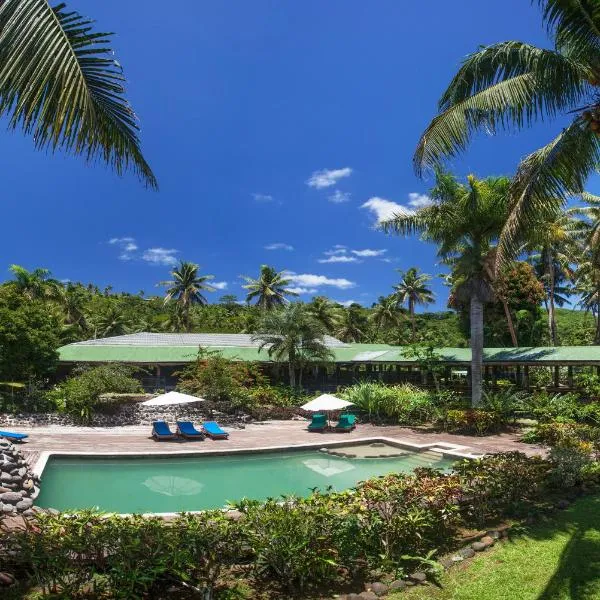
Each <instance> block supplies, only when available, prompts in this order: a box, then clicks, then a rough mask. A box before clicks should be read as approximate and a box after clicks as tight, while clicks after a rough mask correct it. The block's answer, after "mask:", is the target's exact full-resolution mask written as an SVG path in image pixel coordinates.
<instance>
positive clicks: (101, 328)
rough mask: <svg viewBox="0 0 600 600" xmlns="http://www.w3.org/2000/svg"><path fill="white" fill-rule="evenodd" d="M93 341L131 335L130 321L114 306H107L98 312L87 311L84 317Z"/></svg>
mask: <svg viewBox="0 0 600 600" xmlns="http://www.w3.org/2000/svg"><path fill="white" fill-rule="evenodd" d="M86 319H87V322H88V323H89V327H90V329H91V331H92V333H93V337H94V339H96V338H105V337H110V336H113V335H124V334H126V333H131V329H130V325H131V323H130V321H129V319H128V318H127V316H126V315H125V313H124V312H123V311H122V310H121V308H120V307H119V306H118V305H116V304H113V303H111V304H109V305H108V306H106V307H104V308H103V309H101V310H99V311H94V312H92V311H88V313H87V316H86Z"/></svg>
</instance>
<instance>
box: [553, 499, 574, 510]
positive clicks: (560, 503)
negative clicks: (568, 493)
mask: <svg viewBox="0 0 600 600" xmlns="http://www.w3.org/2000/svg"><path fill="white" fill-rule="evenodd" d="M570 505H571V503H570V502H569V501H568V500H565V499H562V500H559V501H558V502H557V503H556V508H558V509H559V510H565V508H569V506H570Z"/></svg>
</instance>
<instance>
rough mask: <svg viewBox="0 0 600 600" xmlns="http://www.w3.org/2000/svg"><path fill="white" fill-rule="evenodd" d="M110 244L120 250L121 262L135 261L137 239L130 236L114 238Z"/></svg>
mask: <svg viewBox="0 0 600 600" xmlns="http://www.w3.org/2000/svg"><path fill="white" fill-rule="evenodd" d="M108 243H109V244H111V245H112V246H118V247H119V248H120V250H121V254H119V260H133V259H134V258H135V255H134V252H135V251H136V250H137V249H138V245H137V244H136V243H135V238H132V237H130V236H126V237H120V238H119V237H114V238H111V239H110V240H108Z"/></svg>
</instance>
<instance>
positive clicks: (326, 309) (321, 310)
mask: <svg viewBox="0 0 600 600" xmlns="http://www.w3.org/2000/svg"><path fill="white" fill-rule="evenodd" d="M308 310H309V312H310V314H311V315H312V316H313V317H314V318H315V319H316V320H317V321H319V322H321V323H322V324H323V327H325V330H326V331H327V332H328V333H329V332H331V331H333V329H334V327H335V322H336V310H335V306H334V305H333V303H332V302H330V300H329V298H325V296H315V297H314V298H313V299H312V301H311V302H310V303H309V304H308Z"/></svg>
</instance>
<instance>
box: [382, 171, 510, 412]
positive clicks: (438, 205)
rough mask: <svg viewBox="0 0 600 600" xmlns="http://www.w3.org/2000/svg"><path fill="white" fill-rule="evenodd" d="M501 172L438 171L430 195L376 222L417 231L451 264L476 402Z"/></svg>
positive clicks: (501, 218) (503, 193) (503, 199)
mask: <svg viewBox="0 0 600 600" xmlns="http://www.w3.org/2000/svg"><path fill="white" fill-rule="evenodd" d="M508 186H509V180H508V179H507V178H506V177H488V178H486V179H476V178H475V177H474V176H473V175H469V177H468V178H467V183H466V184H462V183H459V182H458V180H457V179H456V178H455V177H454V176H452V175H450V174H448V173H444V172H441V171H438V172H437V173H436V184H435V187H434V188H433V190H432V191H431V197H432V199H433V200H434V202H433V204H431V205H430V206H425V207H423V208H421V209H419V210H417V211H416V212H414V213H408V212H407V213H403V214H397V215H395V216H394V217H393V218H392V219H390V220H389V221H385V222H384V223H383V224H382V228H383V230H384V231H386V232H394V233H397V234H400V235H410V234H414V233H421V234H422V239H423V240H425V241H431V242H434V243H436V244H437V245H438V256H439V257H440V258H441V259H442V260H443V261H444V262H445V263H446V264H447V265H449V266H450V267H451V269H452V277H451V281H452V292H451V295H452V298H453V299H454V300H455V301H456V302H458V303H461V304H463V303H464V304H467V305H468V306H469V313H470V331H471V352H472V358H471V398H472V403H473V406H477V405H479V403H480V402H481V379H482V378H481V374H482V362H483V305H484V304H485V303H488V302H491V301H492V300H493V299H494V297H495V294H494V287H493V256H494V254H493V251H494V242H495V241H496V240H497V237H498V232H499V231H500V230H501V229H502V226H503V225H504V222H505V219H506V213H507V198H508V196H507V189H508Z"/></svg>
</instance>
